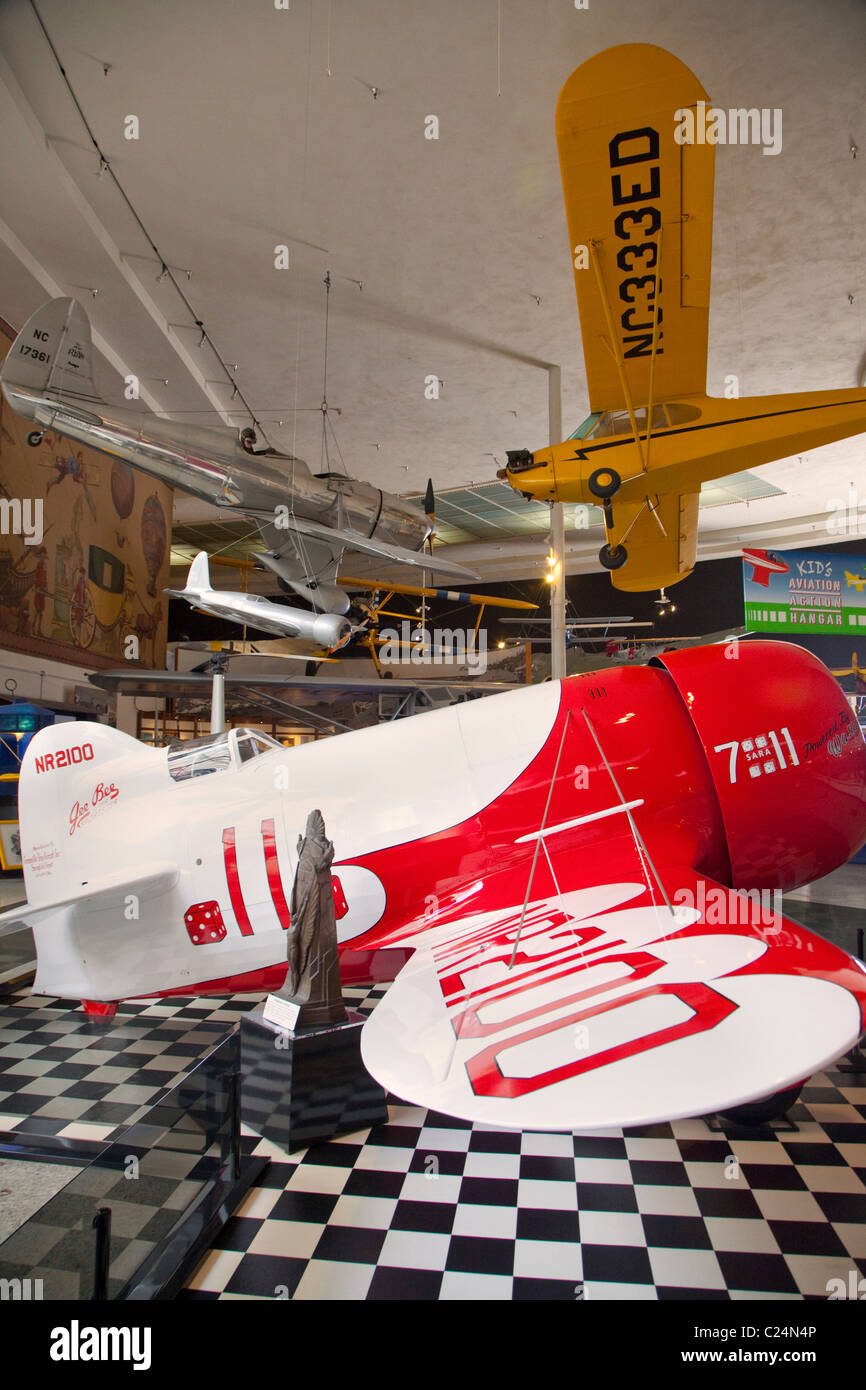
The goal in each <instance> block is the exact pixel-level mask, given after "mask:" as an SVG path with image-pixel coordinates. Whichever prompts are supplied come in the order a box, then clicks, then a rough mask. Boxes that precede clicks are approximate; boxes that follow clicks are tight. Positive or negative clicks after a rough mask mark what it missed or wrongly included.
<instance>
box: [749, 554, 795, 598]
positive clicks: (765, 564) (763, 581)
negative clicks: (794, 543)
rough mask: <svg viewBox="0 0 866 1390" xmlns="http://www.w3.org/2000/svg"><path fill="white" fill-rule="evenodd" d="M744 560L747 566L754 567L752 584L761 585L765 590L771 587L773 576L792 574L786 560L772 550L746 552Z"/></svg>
mask: <svg viewBox="0 0 866 1390" xmlns="http://www.w3.org/2000/svg"><path fill="white" fill-rule="evenodd" d="M743 559H744V560H745V562H746V564H747V565H751V566H752V573H751V575H750V576H749V578H750V580H751V582H752V583H753V584H760V585H761V587H762V588H763V589H768V588H769V587H770V575H771V574H789V573H790V569H791V567H790V565H789V564H787V562H786V561H785V560H780V559H779V557H778V555H774V554H773V552H772V551H771V550H744V551H743Z"/></svg>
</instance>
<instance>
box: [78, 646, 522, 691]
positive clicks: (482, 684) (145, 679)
mask: <svg viewBox="0 0 866 1390" xmlns="http://www.w3.org/2000/svg"><path fill="white" fill-rule="evenodd" d="M307 659H308V660H309V661H318V660H319V658H318V657H316V656H310V657H308V658H307ZM87 679H88V680H89V681H90V683H91V684H92V685H96V686H99V688H100V689H101V690H108V691H112V692H115V693H118V692H119V693H120V694H127V695H164V696H167V697H168V698H169V699H171V698H172V697H173V696H176V695H201V694H202V693H203V692H207V691H209V690H210V689H211V687H212V684H213V677H212V676H210V675H207V674H206V673H204V672H200V671H146V670H142V669H137V670H136V669H133V670H131V671H130V670H127V669H126V668H120V669H117V670H109V671H94V672H93V673H92V674H91V675H89V676H88V678H87ZM225 685H226V690H227V691H232V690H240V691H245V690H252V691H255V690H256V689H257V688H259V687H261V688H262V689H271V690H274V691H279V692H280V693H281V694H283V695H284V696H285V698H286V699H297V700H303V699H305V698H309V697H315V699H316V700H317V701H318V700H322V701H327V700H328V699H331V698H340V697H343V696H349V697H352V698H354V699H357V700H377V699H378V698H379V696H380V695H410V694H412V693H414V692H415V691H419V690H421V691H431V692H434V693H435V692H440V693H441V692H442V691H446V690H450V691H453V692H454V693H455V694H460V695H463V694H471V695H498V694H499V693H501V692H502V691H505V690H514V689H516V685H515V683H514V682H513V681H484V680H476V679H474V678H473V679H458V680H447V679H446V680H436V681H424V680H417V681H408V680H396V679H395V680H391V679H390V678H389V679H387V680H380V679H378V678H373V679H367V678H365V677H359V678H357V679H352V678H344V677H341V676H289V675H287V674H277V675H272V674H270V673H267V674H257V673H255V672H252V671H249V672H247V673H246V674H243V675H242V674H239V673H236V672H233V671H228V672H227V673H226V675H225Z"/></svg>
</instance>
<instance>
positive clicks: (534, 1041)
mask: <svg viewBox="0 0 866 1390" xmlns="http://www.w3.org/2000/svg"><path fill="white" fill-rule="evenodd" d="M660 731H662V732H661V734H660ZM419 771H420V775H419ZM864 798H866V745H864V742H863V738H862V736H861V734H860V730H859V728H858V726H857V723H856V720H855V719H854V718H853V715H852V713H851V710H850V709H849V707H848V703H847V701H846V700H845V697H844V695H843V694H842V692H841V691H840V689H839V687H838V685H837V684H836V682H835V681H834V680H833V678H832V676H831V675H830V673H829V672H828V671H827V670H826V668H825V667H824V666H822V664H821V663H820V662H819V661H818V660H817V658H816V657H814V656H812V655H811V654H810V653H809V652H806V651H804V650H803V649H802V648H799V647H795V646H793V645H790V644H788V643H773V642H755V643H753V644H746V645H741V646H740V648H739V651H738V654H737V659H736V660H733V659H732V660H727V659H726V657H725V652H724V649H723V648H722V647H720V646H711V647H692V648H690V649H688V650H684V651H679V652H674V653H668V654H666V655H664V656H662V657H660V658H658V659H656V660H655V661H654V663H653V664H652V665H651V666H640V667H620V668H617V669H616V670H613V671H610V672H604V673H600V672H593V673H592V674H591V675H588V676H578V677H571V678H569V679H567V680H564V681H551V682H547V683H544V684H541V685H534V686H529V687H523V688H521V689H519V690H516V691H513V692H510V693H507V694H504V695H501V696H498V697H496V696H491V697H490V698H488V699H485V700H480V701H474V702H472V703H469V704H464V705H460V706H457V707H455V708H450V709H445V710H441V711H432V712H430V713H428V714H425V715H423V716H419V717H417V718H412V719H406V720H402V721H397V722H395V723H393V724H387V725H380V726H379V727H377V728H372V729H365V730H360V731H357V732H352V733H349V734H345V735H341V736H339V737H336V738H330V739H325V740H323V741H320V742H317V743H309V744H306V745H303V746H301V747H298V748H294V749H292V750H289V751H287V750H286V749H284V748H282V747H280V746H279V745H277V744H275V743H274V742H273V740H271V739H269V738H267V737H266V736H264V735H261V734H258V733H256V732H254V731H251V730H236V729H235V730H232V731H231V732H229V733H228V734H221V735H217V736H216V737H212V738H209V739H204V740H201V739H199V740H192V741H190V742H187V743H178V744H176V745H174V746H173V747H170V748H168V749H153V748H148V747H145V746H143V745H142V744H140V743H137V742H136V741H135V740H134V739H132V738H130V737H128V736H127V735H126V734H123V733H120V732H118V731H116V730H114V729H111V728H108V727H106V726H104V725H101V724H88V723H77V724H73V725H60V726H54V727H52V728H48V729H44V730H42V731H40V732H39V733H38V734H37V735H36V736H35V738H34V739H33V741H32V743H31V745H30V747H29V749H28V751H27V754H26V756H25V759H24V764H23V767H22V772H21V781H20V794H19V805H20V822H21V844H22V851H23V860H24V874H25V883H26V889H27V899H28V901H27V903H26V904H25V905H23V906H22V907H20V908H16V909H13V910H12V911H10V912H7V913H5V914H4V915H3V917H2V918H0V922H2V923H3V924H6V925H8V926H10V927H11V926H12V925H14V924H15V923H19V922H22V921H23V922H26V923H28V924H29V925H30V926H32V928H33V931H34V935H35V939H36V947H37V954H38V973H37V978H36V984H35V989H36V992H37V993H43V994H48V995H55V996H59V997H61V998H70V997H71V998H80V999H82V1000H84V1001H86V1002H85V1007H86V1008H88V1009H89V1010H90V1011H91V1012H96V1013H103V1014H109V1015H110V1014H111V1013H112V1012H113V1011H114V1009H115V1008H116V1001H118V1000H120V999H125V998H129V997H147V996H152V995H167V994H168V995H170V994H182V995H192V994H199V995H201V994H209V993H230V992H233V991H239V990H263V989H277V988H279V987H281V985H282V983H283V980H284V977H285V973H286V957H287V950H286V936H285V933H286V931H287V930H288V929H289V928H290V925H291V924H290V918H289V909H288V906H287V904H288V902H289V897H290V888H291V882H292V876H293V873H294V870H295V867H296V862H297V861H296V849H295V845H296V841H297V836H298V828H299V826H300V827H303V825H304V823H305V817H306V815H307V813H308V811H309V810H310V809H312V808H313V807H319V808H320V809H321V810H322V813H323V815H324V818H325V824H326V826H327V830H328V834H329V836H330V837H331V838H332V839H333V841H334V843H335V846H336V849H337V860H336V862H335V864H334V868H333V875H334V897H335V904H336V915H337V919H338V921H337V927H338V934H339V938H340V947H341V957H342V969H343V978H344V980H345V982H346V983H348V984H351V983H357V982H360V981H361V980H369V979H371V978H376V979H379V980H382V979H389V978H393V976H394V974H395V972H399V973H397V974H396V980H395V981H394V983H393V985H392V986H391V988H390V990H389V991H388V993H387V994H386V995H385V997H384V999H383V1000H382V1001H381V1002H380V1003H379V1005H378V1006H377V1008H376V1010H375V1012H374V1013H373V1014H372V1016H371V1017H370V1019H369V1020H368V1021H367V1023H366V1024H365V1027H364V1032H363V1037H362V1047H363V1055H364V1060H365V1062H366V1065H367V1067H368V1069H369V1071H370V1072H372V1074H373V1075H374V1076H375V1077H376V1078H377V1079H378V1080H379V1081H380V1082H381V1083H382V1084H383V1085H384V1086H386V1087H387V1088H388V1089H389V1090H390V1091H391V1092H392V1093H393V1094H395V1095H398V1096H401V1097H402V1098H403V1099H405V1100H406V1101H408V1102H410V1103H414V1104H418V1105H424V1106H429V1107H434V1108H435V1109H437V1110H440V1111H444V1112H445V1113H447V1114H450V1115H455V1116H460V1117H463V1118H466V1119H469V1120H473V1121H476V1120H477V1121H481V1122H485V1123H490V1124H493V1125H495V1126H497V1127H502V1126H505V1127H511V1128H515V1129H520V1128H531V1129H566V1130H569V1129H575V1128H580V1129H584V1128H589V1129H592V1128H607V1127H609V1126H619V1125H637V1124H651V1123H655V1122H657V1121H663V1120H669V1119H673V1118H676V1117H680V1116H685V1115H694V1114H705V1113H708V1112H711V1111H715V1110H720V1111H730V1110H731V1109H732V1107H737V1106H740V1105H743V1104H749V1103H751V1102H754V1101H756V1100H758V1098H762V1097H766V1096H771V1097H773V1098H772V1099H771V1100H770V1101H769V1102H768V1105H769V1106H770V1107H773V1106H775V1107H777V1108H778V1107H781V1108H784V1107H785V1106H786V1105H787V1104H788V1103H789V1102H790V1099H791V1096H792V1095H793V1093H794V1092H795V1091H796V1089H797V1088H798V1086H799V1085H800V1084H801V1083H802V1082H803V1080H804V1078H807V1077H809V1076H811V1075H812V1074H813V1073H814V1072H815V1071H816V1070H818V1069H820V1068H821V1067H823V1066H825V1065H827V1064H829V1063H830V1062H832V1061H833V1060H834V1059H835V1058H836V1057H838V1056H839V1055H840V1054H841V1053H842V1052H844V1051H845V1050H846V1049H849V1048H850V1047H851V1046H852V1045H853V1044H855V1043H856V1042H857V1040H858V1038H859V1037H860V1035H861V1033H862V1031H863V1028H864V1008H866V968H864V966H863V965H862V964H861V963H860V962H859V961H857V960H855V959H853V958H852V957H851V956H849V955H847V954H846V953H845V952H844V951H842V950H840V949H839V947H837V946H834V945H832V944H831V943H830V942H828V941H825V940H823V939H822V938H821V937H818V936H814V935H813V934H812V933H811V932H809V931H807V930H805V929H804V928H803V927H800V926H798V925H797V924H796V923H795V922H792V921H790V920H789V919H787V918H786V917H784V916H783V915H782V913H781V912H780V911H778V910H777V908H776V905H775V903H773V906H772V909H771V908H770V907H769V905H768V901H772V900H771V899H770V890H775V889H786V890H787V889H791V888H794V887H795V886H796V885H798V884H802V883H805V882H809V881H811V880H812V879H814V878H817V877H820V876H821V875H823V874H826V873H829V872H830V871H831V870H832V869H834V868H836V867H837V866H838V865H840V864H843V863H845V862H846V861H847V860H848V858H849V857H850V856H851V855H852V854H853V853H854V851H855V850H856V849H857V847H858V846H859V845H860V844H861V843H862V842H863V840H864V837H866V799H864ZM741 890H748V891H746V892H743V891H741ZM754 890H759V891H754ZM759 893H760V897H759ZM389 960H390V962H391V963H390V964H389ZM758 1110H759V1111H761V1106H760V1104H759V1106H758Z"/></svg>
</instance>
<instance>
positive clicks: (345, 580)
mask: <svg viewBox="0 0 866 1390" xmlns="http://www.w3.org/2000/svg"><path fill="white" fill-rule="evenodd" d="M429 495H430V490H429V485H428V498H429ZM425 510H427V514H428V516H430V515H432V513H431V512H430V511H429V509H428V508H427V507H426V504H425ZM337 583H338V584H341V585H342V586H343V588H344V589H367V590H369V592H370V598H369V599H368V600H366V601H365V600H363V599H360V598H358V597H357V596H356V599H355V602H356V603H357V605H358V607H359V608H360V609H361V610H362V611H363V612H364V613H366V615H367V623H368V628H367V632H366V634H365V636H363V637H359V638H357V639H356V640H358V642H359V644H360V645H361V646H365V647H367V649H368V650H369V652H370V655H371V656H372V658H373V662H374V665H375V667H376V671H377V673H378V674H379V675H381V674H382V667H381V664H380V662H379V655H378V652H377V651H376V648H377V646H381V645H384V644H383V643H382V642H381V640H380V638H379V619H380V618H400V619H402V620H404V621H408V622H410V623H411V624H412V626H413V627H416V626H417V624H418V622H419V617H418V614H417V613H401V612H399V611H395V610H394V609H390V608H387V607H386V606H385V605H386V604H387V603H389V602H390V601H391V599H392V598H393V597H394V595H395V594H400V595H408V596H409V597H412V598H421V599H428V598H438V599H445V600H447V601H448V602H449V603H458V604H460V606H461V607H462V606H467V605H471V606H472V607H477V608H478V616H477V618H476V620H475V630H474V635H473V641H474V640H475V638H477V636H478V629H479V628H480V626H481V619H482V618H483V617H484V610H485V608H510V609H524V610H529V609H531V610H532V611H533V612H535V610H536V609H537V608H538V604H537V603H526V602H525V601H524V600H523V599H516V598H493V597H491V595H490V594H466V593H463V592H461V591H460V590H456V589H433V588H427V587H425V586H423V585H418V584H381V583H378V582H377V581H376V580H372V579H352V578H350V577H349V576H346V575H344V576H342V577H341V578H340V579H338V580H337ZM419 645H420V644H419V643H417V642H411V641H410V642H409V643H408V644H407V647H408V650H410V651H411V650H412V648H414V647H417V646H419Z"/></svg>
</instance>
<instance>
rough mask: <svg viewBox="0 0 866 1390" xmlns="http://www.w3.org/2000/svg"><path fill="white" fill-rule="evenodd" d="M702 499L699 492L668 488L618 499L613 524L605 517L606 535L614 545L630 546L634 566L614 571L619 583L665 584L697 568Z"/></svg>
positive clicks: (630, 587) (639, 587)
mask: <svg viewBox="0 0 866 1390" xmlns="http://www.w3.org/2000/svg"><path fill="white" fill-rule="evenodd" d="M699 501H700V493H699V492H686V493H675V492H663V493H658V494H655V495H650V496H649V497H643V498H636V499H632V498H628V499H623V500H621V501H620V500H618V501H617V504H616V506H615V507H614V508H613V514H612V517H611V522H612V524H611V525H608V524H607V522H605V535H606V536H607V543H608V545H609V546H610V548H611V549H612V550H614V551H615V550H616V549H617V547H618V546H623V547H624V548H625V549H626V550H627V551H628V567H627V568H626V569H623V570H622V571H620V570H617V569H613V570H612V571H611V580H612V582H613V585H614V587H615V588H617V589H620V590H623V591H631V592H634V591H637V592H645V591H646V590H649V589H663V588H664V587H665V585H666V584H676V582H677V580H679V579H682V578H683V577H684V576H685V575H687V574H689V573H690V572H691V570H692V569H694V566H695V560H696V558H697V548H698V504H699Z"/></svg>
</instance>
